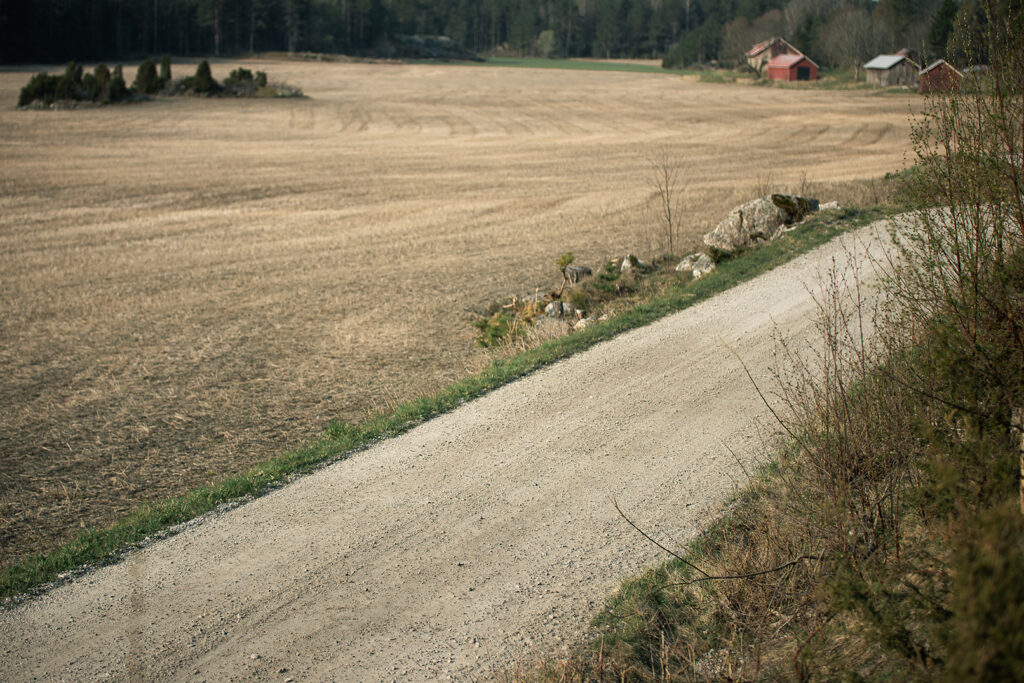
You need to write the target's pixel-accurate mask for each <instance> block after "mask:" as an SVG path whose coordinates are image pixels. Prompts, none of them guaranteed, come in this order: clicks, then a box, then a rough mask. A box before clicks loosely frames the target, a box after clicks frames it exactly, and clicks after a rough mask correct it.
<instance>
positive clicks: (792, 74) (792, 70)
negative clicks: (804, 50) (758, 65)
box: [766, 55, 818, 81]
mask: <svg viewBox="0 0 1024 683" xmlns="http://www.w3.org/2000/svg"><path fill="white" fill-rule="evenodd" d="M766 69H767V73H768V78H770V79H772V80H773V81H816V80H818V65H817V64H815V63H814V62H812V61H811V60H810V58H808V57H807V56H806V55H779V56H778V57H775V58H773V59H772V61H770V62H768V66H767V67H766Z"/></svg>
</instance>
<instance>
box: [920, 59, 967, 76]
mask: <svg viewBox="0 0 1024 683" xmlns="http://www.w3.org/2000/svg"><path fill="white" fill-rule="evenodd" d="M943 64H945V65H946V68H948V69H952V70H953V72H954V73H956V74H957V75H958V76H963V74H962V73H960V72H959V71H958V70H957V68H956V67H955V66H953V65H952V64H950V63H949V62H947V61H946V60H945V59H936V60H935V61H934V62H932V63H931V64H929V65H928V66H926V67H925V68H923V69H921V74H922V75H923V74H926V73H928V72H929V71H932V70H933V69H938V68H939V67H940V66H942V65H943Z"/></svg>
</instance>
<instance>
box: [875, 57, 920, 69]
mask: <svg viewBox="0 0 1024 683" xmlns="http://www.w3.org/2000/svg"><path fill="white" fill-rule="evenodd" d="M904 59H907V57H906V55H878V56H877V57H875V58H874V59H872V60H871V61H870V62H868V63H867V64H865V65H864V68H865V69H882V70H885V69H891V68H893V67H894V66H896V65H897V64H899V63H900V62H902V61H903V60H904ZM907 61H908V62H910V60H909V59H907ZM915 66H916V65H915Z"/></svg>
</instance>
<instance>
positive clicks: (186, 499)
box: [0, 209, 883, 598]
mask: <svg viewBox="0 0 1024 683" xmlns="http://www.w3.org/2000/svg"><path fill="white" fill-rule="evenodd" d="M882 216H883V212H882V211H881V210H880V209H870V210H854V209H846V210H843V211H839V212H823V213H822V214H817V215H815V216H812V217H811V218H809V219H807V220H806V221H805V222H804V223H802V224H801V225H800V226H798V227H797V228H796V229H795V230H793V231H792V232H790V233H788V234H787V236H786V237H785V238H784V239H780V240H777V241H775V242H772V243H770V244H768V245H766V246H764V247H761V248H758V249H754V250H751V251H747V252H745V253H743V254H742V255H741V256H739V257H736V258H733V259H730V260H726V261H723V262H721V263H720V264H719V266H718V268H717V269H716V270H715V271H714V272H713V273H711V274H710V275H708V276H706V277H705V278H702V279H701V280H698V281H696V282H692V283H688V284H685V286H684V285H682V284H681V285H680V286H677V287H670V288H669V289H667V290H666V291H664V292H662V293H660V294H658V295H657V296H655V297H653V298H651V299H650V300H648V301H645V302H642V303H639V304H638V305H636V306H635V307H633V308H631V309H630V310H628V311H626V312H624V313H622V314H620V315H618V316H616V317H614V318H611V319H610V320H608V321H605V322H602V323H598V324H595V325H594V326H592V327H589V328H587V329H585V330H582V331H580V332H577V333H575V334H572V335H569V336H567V337H562V338H558V339H553V340H549V341H547V342H544V343H543V344H541V345H540V346H538V347H536V348H532V349H527V350H525V351H523V352H521V353H518V354H516V355H514V356H512V357H507V358H497V359H495V360H494V361H493V362H492V363H491V364H490V365H489V366H488V367H487V368H485V369H484V370H483V371H482V372H480V373H478V374H476V375H473V376H471V377H467V378H465V379H462V380H460V381H458V382H456V383H455V384H453V385H452V386H450V387H449V388H447V389H445V390H443V391H441V392H438V393H436V394H433V395H430V396H423V397H421V398H418V399H416V400H414V401H410V402H407V403H403V404H401V405H399V406H397V407H396V408H395V409H394V410H393V411H391V412H388V413H382V414H378V415H374V416H372V417H370V418H367V419H366V420H363V421H361V422H359V423H357V424H343V423H337V422H336V423H332V424H331V425H330V426H329V427H328V428H327V429H326V430H325V433H324V435H323V436H322V437H321V438H320V439H319V440H317V441H315V442H313V443H311V444H308V445H306V446H303V447H301V448H298V449H295V450H292V451H289V452H286V453H284V454H282V455H280V456H277V457H275V458H272V459H270V460H267V461H265V462H263V463H260V464H258V465H255V466H253V467H252V468H250V469H249V470H248V471H246V472H245V473H243V474H240V475H237V476H232V477H228V478H226V479H223V480H221V481H219V482H217V483H215V484H212V485H210V486H202V487H199V488H196V489H194V490H192V491H190V492H189V493H187V494H185V495H182V496H179V497H176V498H172V499H170V500H167V501H165V502H163V503H160V504H155V505H145V506H141V507H139V508H138V509H136V510H134V511H133V512H131V513H130V514H129V515H128V516H126V517H125V518H124V519H123V520H121V521H120V522H117V523H115V524H113V525H111V526H109V527H105V528H100V529H89V530H86V531H85V532H83V533H82V534H80V535H79V536H78V537H77V538H75V539H74V540H72V541H70V542H68V543H66V544H65V545H63V546H61V547H60V548H58V549H57V550H55V551H53V552H50V553H46V554H41V555H36V556H32V557H29V558H27V559H25V560H23V561H21V562H18V563H17V564H14V565H12V566H10V567H7V568H6V569H4V570H3V572H2V573H0V598H10V597H13V596H16V595H19V594H23V593H26V592H31V591H33V590H37V589H40V587H43V586H44V585H45V584H47V583H49V582H52V581H54V580H55V579H57V578H58V577H59V576H60V575H61V574H62V573H65V572H69V571H71V570H74V569H76V568H80V567H83V566H88V565H101V564H109V563H112V562H116V561H117V560H118V559H119V557H120V556H121V554H122V552H123V551H124V550H126V549H128V548H130V547H131V546H133V545H135V544H138V543H140V542H142V541H143V540H145V539H146V538H148V537H150V536H152V535H153V534H157V533H160V532H164V531H167V530H168V529H170V528H171V527H173V526H175V525H177V524H181V523H183V522H186V521H189V520H191V519H195V518H196V517H199V516H200V515H203V514H205V513H207V512H210V511H212V510H214V509H216V508H217V507H218V506H220V505H224V504H227V503H230V502H233V501H238V500H241V499H243V498H246V497H250V496H258V495H261V494H263V493H266V492H268V491H270V490H272V489H274V488H277V487H279V486H281V485H282V484H284V483H285V482H287V480H288V479H289V478H290V477H293V476H295V475H298V474H301V473H304V472H308V471H310V470H312V469H314V468H316V467H318V466H321V465H324V464H327V463H330V462H334V461H337V460H339V459H342V458H344V457H347V456H348V455H350V454H352V453H354V452H356V451H358V450H360V449H363V448H365V447H366V446H368V445H369V444H371V443H373V442H374V441H377V440H379V439H383V438H388V437H392V436H396V435H398V434H401V433H403V432H406V431H408V430H409V429H411V428H412V427H413V426H415V425H417V424H419V423H420V422H422V421H424V420H426V419H429V418H431V417H434V416H437V415H439V414H441V413H445V412H447V411H450V410H452V409H454V408H455V407H457V406H459V405H460V404H462V403H465V402H466V401H469V400H471V399H474V398H476V397H478V396H481V395H483V394H485V393H487V392H488V391H491V390H493V389H496V388H497V387H500V386H501V385H503V384H506V383H508V382H511V381H513V380H515V379H517V378H519V377H522V376H523V375H526V374H527V373H530V372H532V371H534V370H536V369H538V368H541V367H543V366H545V365H548V364H551V363H554V362H556V361H558V360H560V359H563V358H566V357H568V356H571V355H573V354H575V353H578V352H580V351H583V350H584V349H587V348H589V347H591V346H593V345H595V344H597V343H599V342H601V341H604V340H607V339H610V338H612V337H614V336H616V335H618V334H621V333H623V332H625V331H627V330H630V329H633V328H636V327H641V326H643V325H647V324H649V323H651V322H654V321H655V320H658V319H659V318H662V317H664V316H666V315H669V314H671V313H675V312H677V311H680V310H683V309H685V308H687V307H689V306H691V305H693V304H695V303H698V302H700V301H704V300H706V299H709V298H711V297H713V296H715V295H716V294H719V293H720V292H723V291H725V290H727V289H729V288H731V287H733V286H735V285H737V284H739V283H742V282H745V281H747V280H750V279H752V278H754V277H756V276H758V275H760V274H761V273H765V272H767V271H769V270H771V269H772V268H775V267H776V266H779V265H781V264H783V263H786V262H787V261H790V260H792V259H793V258H795V257H796V256H799V255H800V254H803V253H806V252H807V251H810V250H811V249H813V248H815V247H817V246H820V245H822V244H824V243H825V242H827V241H829V240H831V239H832V238H833V237H836V236H837V235H839V234H841V233H843V232H846V231H849V230H852V229H854V228H857V227H860V226H862V225H865V224H867V223H869V222H871V221H872V220H877V219H879V218H881V217H882Z"/></svg>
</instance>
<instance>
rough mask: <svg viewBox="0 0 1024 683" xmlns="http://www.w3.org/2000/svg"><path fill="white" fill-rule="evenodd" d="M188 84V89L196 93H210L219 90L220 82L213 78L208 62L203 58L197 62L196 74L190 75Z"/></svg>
mask: <svg viewBox="0 0 1024 683" xmlns="http://www.w3.org/2000/svg"><path fill="white" fill-rule="evenodd" d="M189 85H190V90H191V91H192V92H194V93H196V94H198V95H212V94H214V93H218V92H220V91H221V86H220V83H218V82H217V81H216V80H215V79H214V77H213V74H212V73H211V72H210V63H209V62H208V61H206V60H205V59H204V60H203V61H201V62H199V66H198V67H196V75H195V76H193V77H192V81H191V83H190V84H189Z"/></svg>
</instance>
